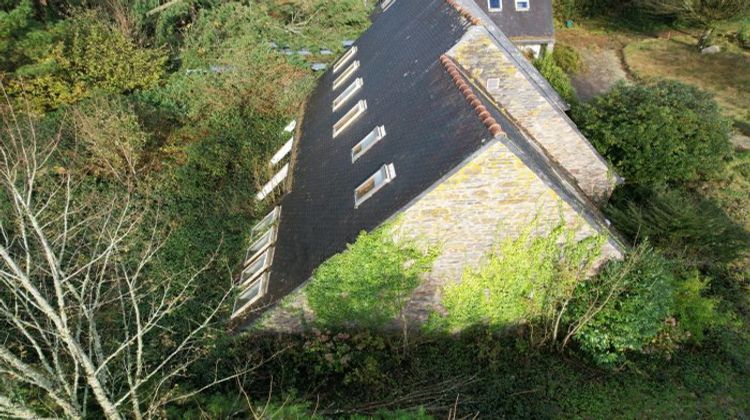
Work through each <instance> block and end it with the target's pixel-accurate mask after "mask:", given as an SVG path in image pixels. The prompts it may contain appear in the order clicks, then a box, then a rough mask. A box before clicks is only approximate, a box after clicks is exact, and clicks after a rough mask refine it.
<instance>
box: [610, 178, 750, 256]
mask: <svg viewBox="0 0 750 420" xmlns="http://www.w3.org/2000/svg"><path fill="white" fill-rule="evenodd" d="M605 213H606V214H607V216H608V217H609V218H610V220H612V222H613V223H614V224H615V226H617V229H618V230H619V231H620V232H622V233H623V234H625V235H626V236H627V237H629V238H630V239H631V240H632V241H634V242H635V241H638V240H642V239H644V238H650V241H651V242H652V243H653V244H654V245H655V246H657V247H658V248H659V249H660V250H662V252H663V253H665V254H666V255H668V256H670V257H673V258H679V259H681V260H682V261H683V262H684V263H685V264H687V265H689V266H691V267H699V268H702V269H708V268H710V267H712V266H715V265H717V264H727V263H730V262H732V261H735V260H736V259H737V258H740V257H741V256H743V255H744V254H745V253H746V252H748V250H750V234H748V233H747V232H746V231H745V229H743V228H742V227H741V226H739V225H738V224H737V223H736V222H733V221H732V220H731V219H729V218H728V217H727V215H726V214H725V212H724V211H723V210H722V209H721V208H720V207H718V206H717V205H716V204H715V203H714V202H712V201H710V200H708V199H705V198H702V197H700V196H696V194H694V193H691V192H689V191H686V190H682V189H671V190H650V189H637V188H636V189H634V188H624V189H623V188H620V189H618V190H616V191H615V194H614V196H613V198H612V200H611V201H610V203H609V204H608V205H607V207H606V208H605Z"/></svg>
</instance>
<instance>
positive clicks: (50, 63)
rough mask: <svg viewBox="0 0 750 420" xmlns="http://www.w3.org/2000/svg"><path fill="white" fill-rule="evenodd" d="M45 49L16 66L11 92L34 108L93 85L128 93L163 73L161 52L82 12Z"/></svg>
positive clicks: (84, 93)
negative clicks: (146, 46)
mask: <svg viewBox="0 0 750 420" xmlns="http://www.w3.org/2000/svg"><path fill="white" fill-rule="evenodd" d="M65 27H66V28H67V30H65V31H64V34H62V35H61V38H62V39H61V40H59V41H57V42H54V43H53V44H52V45H51V46H50V47H49V48H48V49H47V51H46V53H45V54H43V55H41V56H40V57H37V58H36V59H35V60H34V61H33V63H31V64H28V65H26V66H23V67H21V68H19V69H17V70H16V76H17V78H16V79H15V80H12V82H11V86H10V89H9V90H10V92H11V93H12V94H14V95H16V96H23V97H25V98H27V99H28V100H29V103H30V104H31V105H32V106H33V107H35V108H36V109H38V110H45V109H54V108H57V107H58V106H60V105H63V104H70V103H73V102H76V101H78V100H80V99H82V98H85V97H88V96H91V95H92V94H93V93H94V92H95V91H97V90H101V91H104V92H107V93H126V92H131V91H134V90H137V89H144V88H148V87H150V86H153V85H155V84H156V82H158V81H159V80H160V79H161V77H162V76H163V74H164V64H165V61H166V57H165V55H164V54H163V53H162V52H161V51H158V50H149V49H144V48H140V47H138V46H137V45H136V44H135V42H133V41H132V40H131V39H129V38H128V37H126V36H125V35H124V34H122V33H121V32H119V31H118V30H117V29H116V28H115V27H114V26H112V25H109V24H107V23H103V22H100V21H98V20H96V17H95V16H94V14H92V13H85V14H83V15H81V16H78V17H75V18H73V19H71V20H69V21H66V26H65Z"/></svg>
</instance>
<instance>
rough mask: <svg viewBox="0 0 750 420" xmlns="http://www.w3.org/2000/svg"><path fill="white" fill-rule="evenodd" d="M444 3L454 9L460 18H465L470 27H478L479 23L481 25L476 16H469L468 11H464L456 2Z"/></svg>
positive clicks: (451, 0) (447, 0)
mask: <svg viewBox="0 0 750 420" xmlns="http://www.w3.org/2000/svg"><path fill="white" fill-rule="evenodd" d="M445 1H446V2H447V3H448V4H449V5H450V6H451V7H453V8H454V9H456V11H457V12H458V13H459V14H460V15H461V16H463V17H464V18H466V20H468V21H469V22H471V24H472V25H479V24H480V23H482V21H480V20H479V18H477V17H476V16H474V15H473V14H471V12H470V11H468V10H466V9H464V8H463V7H461V5H460V4H458V2H457V1H456V0H445Z"/></svg>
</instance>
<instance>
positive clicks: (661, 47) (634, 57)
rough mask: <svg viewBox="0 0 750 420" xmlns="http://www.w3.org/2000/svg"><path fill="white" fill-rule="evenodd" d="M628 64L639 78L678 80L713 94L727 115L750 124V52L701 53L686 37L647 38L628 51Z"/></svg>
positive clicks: (692, 41)
mask: <svg viewBox="0 0 750 420" xmlns="http://www.w3.org/2000/svg"><path fill="white" fill-rule="evenodd" d="M624 56H625V61H626V63H627V65H628V67H629V69H630V71H631V72H632V73H633V74H634V75H635V76H636V77H638V78H640V79H644V80H649V79H654V78H668V79H676V80H679V81H681V82H685V83H689V84H692V85H694V86H697V87H699V88H701V89H704V90H706V91H708V92H710V93H712V94H713V95H714V96H715V97H716V100H717V102H719V104H720V105H721V106H722V108H724V110H725V112H726V114H727V115H728V116H730V117H731V118H733V119H734V120H736V121H745V122H747V121H750V111H749V110H750V72H748V71H742V70H741V69H750V52H745V51H741V50H739V49H738V48H729V49H725V50H724V51H722V52H720V53H718V54H701V53H700V52H699V51H698V50H697V49H696V48H695V42H694V39H693V38H692V37H690V36H686V35H682V34H680V35H675V36H672V37H670V38H652V39H645V40H640V41H636V42H632V43H630V44H628V45H627V46H626V47H625V48H624Z"/></svg>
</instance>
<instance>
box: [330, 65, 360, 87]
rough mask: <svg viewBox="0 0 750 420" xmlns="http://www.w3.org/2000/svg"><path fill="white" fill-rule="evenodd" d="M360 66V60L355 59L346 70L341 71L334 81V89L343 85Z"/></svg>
mask: <svg viewBox="0 0 750 420" xmlns="http://www.w3.org/2000/svg"><path fill="white" fill-rule="evenodd" d="M358 68H359V60H354V62H353V63H352V64H349V67H347V68H346V70H344V72H343V73H341V74H340V75H339V77H337V78H336V80H334V81H333V90H336V89H338V88H339V87H341V85H342V84H344V82H346V81H347V80H348V79H349V78H350V77H352V75H353V74H354V72H355V71H357V69H358Z"/></svg>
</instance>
